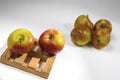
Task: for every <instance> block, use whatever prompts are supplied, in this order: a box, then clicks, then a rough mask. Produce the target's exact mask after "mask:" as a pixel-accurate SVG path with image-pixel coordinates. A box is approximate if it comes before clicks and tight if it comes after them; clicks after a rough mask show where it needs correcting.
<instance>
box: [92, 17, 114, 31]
mask: <svg viewBox="0 0 120 80" xmlns="http://www.w3.org/2000/svg"><path fill="white" fill-rule="evenodd" d="M103 28H107V29H109V32H110V33H111V31H112V25H111V23H110V22H109V21H108V20H106V19H100V20H98V21H97V22H96V23H95V26H94V30H96V29H97V30H98V29H103Z"/></svg>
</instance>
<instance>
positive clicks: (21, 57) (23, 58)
mask: <svg viewBox="0 0 120 80" xmlns="http://www.w3.org/2000/svg"><path fill="white" fill-rule="evenodd" d="M26 57H27V53H25V54H23V55H22V56H20V57H18V58H16V59H15V62H16V63H19V64H24V61H25V59H26Z"/></svg>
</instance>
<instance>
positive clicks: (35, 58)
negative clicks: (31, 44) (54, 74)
mask: <svg viewBox="0 0 120 80" xmlns="http://www.w3.org/2000/svg"><path fill="white" fill-rule="evenodd" d="M35 46H38V43H37V42H36V44H35ZM36 50H37V51H35V52H34V51H32V49H31V51H30V52H28V53H30V54H28V53H26V54H23V55H22V56H20V55H17V54H12V53H11V52H10V51H9V49H8V48H7V49H6V50H5V52H4V53H3V54H2V55H1V57H0V62H1V63H4V64H7V65H10V66H13V67H16V68H18V69H21V70H24V71H27V72H30V73H33V74H36V75H38V76H41V77H43V78H46V79H47V78H48V76H49V73H50V70H51V68H52V65H53V62H54V60H55V57H56V56H55V55H53V56H51V55H49V54H45V53H43V52H44V51H43V50H42V49H41V48H38V49H36ZM41 61H43V62H45V64H44V66H43V67H40V65H41V64H40V62H41Z"/></svg>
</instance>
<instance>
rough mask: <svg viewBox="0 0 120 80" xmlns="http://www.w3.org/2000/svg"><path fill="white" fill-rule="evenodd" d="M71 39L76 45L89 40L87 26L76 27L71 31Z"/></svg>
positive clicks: (86, 42)
mask: <svg viewBox="0 0 120 80" xmlns="http://www.w3.org/2000/svg"><path fill="white" fill-rule="evenodd" d="M70 37H71V40H72V42H73V43H74V44H76V45H78V46H83V45H86V44H88V43H89V42H90V41H91V30H90V29H89V28H87V27H84V26H81V27H76V28H74V29H73V30H72V31H71V34H70Z"/></svg>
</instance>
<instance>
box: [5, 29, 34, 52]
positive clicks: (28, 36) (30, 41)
mask: <svg viewBox="0 0 120 80" xmlns="http://www.w3.org/2000/svg"><path fill="white" fill-rule="evenodd" d="M34 42H35V40H34V37H33V35H32V33H31V32H30V31H29V30H27V29H25V28H18V29H16V30H14V31H13V32H12V33H11V34H10V35H9V37H8V40H7V46H8V49H9V50H10V51H11V52H12V53H15V54H24V53H27V52H28V51H29V50H30V49H31V48H32V47H33V46H34Z"/></svg>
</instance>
